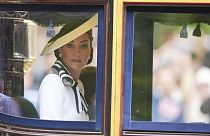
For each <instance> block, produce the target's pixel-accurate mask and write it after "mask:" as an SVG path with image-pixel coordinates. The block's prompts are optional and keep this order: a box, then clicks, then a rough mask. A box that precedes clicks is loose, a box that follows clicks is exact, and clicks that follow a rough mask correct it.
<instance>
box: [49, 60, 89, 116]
mask: <svg viewBox="0 0 210 136" xmlns="http://www.w3.org/2000/svg"><path fill="white" fill-rule="evenodd" d="M51 69H52V71H56V73H57V74H58V75H59V76H60V78H61V80H62V82H63V84H64V85H67V86H71V87H72V89H73V91H74V95H75V100H76V108H77V112H78V113H80V112H82V110H84V111H85V113H86V114H87V113H88V112H87V111H88V104H87V102H86V100H85V98H84V96H83V95H82V93H81V91H80V89H79V87H78V82H76V81H75V80H74V79H73V78H72V77H71V76H70V73H69V72H68V70H67V69H66V67H65V66H64V65H63V63H62V62H61V61H59V60H56V61H55V63H54V65H53V66H52V67H51Z"/></svg>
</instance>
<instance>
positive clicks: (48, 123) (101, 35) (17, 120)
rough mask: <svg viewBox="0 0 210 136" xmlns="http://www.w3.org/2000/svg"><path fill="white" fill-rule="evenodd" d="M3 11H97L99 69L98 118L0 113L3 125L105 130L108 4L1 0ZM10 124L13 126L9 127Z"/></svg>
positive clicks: (66, 129)
mask: <svg viewBox="0 0 210 136" xmlns="http://www.w3.org/2000/svg"><path fill="white" fill-rule="evenodd" d="M0 11H29V12H30V11H31V12H36V11H37V12H45V11H50V12H84V13H85V12H98V34H97V35H98V36H97V73H96V90H97V91H96V120H95V121H92V122H91V121H53V120H41V119H34V118H24V117H17V116H12V115H8V114H5V113H0V124H1V126H4V125H5V126H7V127H8V126H9V125H11V126H21V127H26V128H28V127H29V128H35V129H37V128H38V129H39V130H41V129H44V130H52V129H53V130H54V131H53V132H52V133H54V132H56V131H57V132H59V131H65V132H66V131H67V132H68V131H69V132H71V131H87V132H88V131H93V132H95V134H101V133H103V122H104V119H103V116H104V115H103V114H104V112H103V111H104V110H103V109H104V102H103V101H101V100H103V98H104V92H105V90H104V88H105V87H104V85H105V84H104V77H105V74H106V73H105V72H104V71H105V70H104V69H105V61H106V60H105V59H106V57H105V55H106V54H105V53H106V51H105V49H106V47H105V46H106V43H105V41H106V40H105V38H106V36H105V33H106V32H105V30H106V29H105V26H106V25H105V23H106V21H105V14H106V12H105V7H104V5H103V4H98V5H97V4H90V5H84V4H83V5H82V4H80V5H79V4H77V5H76V4H73V5H72V4H62V3H61V4H0ZM9 128H11V127H9Z"/></svg>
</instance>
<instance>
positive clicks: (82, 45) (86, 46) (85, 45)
mask: <svg viewBox="0 0 210 136" xmlns="http://www.w3.org/2000/svg"><path fill="white" fill-rule="evenodd" d="M80 47H81V48H88V44H81V45H80Z"/></svg>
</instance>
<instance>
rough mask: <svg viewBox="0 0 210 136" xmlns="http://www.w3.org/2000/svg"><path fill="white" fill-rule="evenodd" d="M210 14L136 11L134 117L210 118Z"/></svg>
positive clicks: (207, 120)
mask: <svg viewBox="0 0 210 136" xmlns="http://www.w3.org/2000/svg"><path fill="white" fill-rule="evenodd" d="M209 16H210V14H184V13H140V12H136V13H135V26H134V48H133V87H132V89H133V90H132V118H131V119H132V120H151V121H154V122H185V123H190V122H203V123H210V57H209V56H210V55H209V54H210V26H209V23H208V22H209Z"/></svg>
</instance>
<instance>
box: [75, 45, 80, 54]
mask: <svg viewBox="0 0 210 136" xmlns="http://www.w3.org/2000/svg"><path fill="white" fill-rule="evenodd" d="M74 51H75V55H80V50H79V48H78V47H77V46H76V47H75V50H74Z"/></svg>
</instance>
